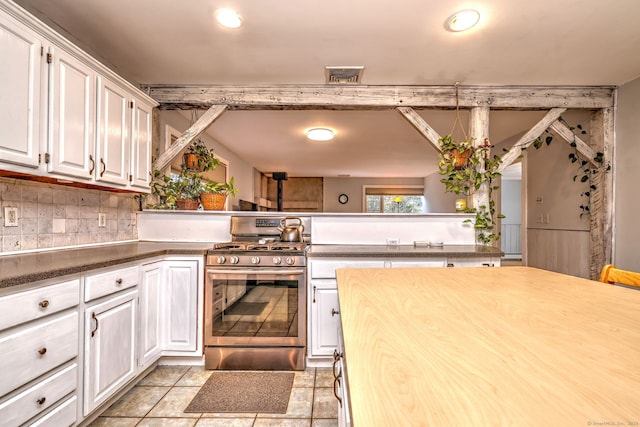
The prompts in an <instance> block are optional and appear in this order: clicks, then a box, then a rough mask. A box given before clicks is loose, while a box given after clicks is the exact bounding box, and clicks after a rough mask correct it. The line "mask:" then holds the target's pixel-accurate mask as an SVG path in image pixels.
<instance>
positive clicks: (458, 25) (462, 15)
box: [445, 9, 480, 32]
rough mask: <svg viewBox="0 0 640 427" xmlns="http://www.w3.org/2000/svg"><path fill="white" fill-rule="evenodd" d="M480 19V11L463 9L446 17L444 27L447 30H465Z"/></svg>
mask: <svg viewBox="0 0 640 427" xmlns="http://www.w3.org/2000/svg"><path fill="white" fill-rule="evenodd" d="M479 20H480V12H478V11H477V10H474V9H465V10H461V11H459V12H456V13H454V14H453V15H451V16H450V17H449V19H447V23H446V25H445V28H446V29H447V30H449V31H453V32H459V31H465V30H468V29H469V28H471V27H473V26H474V25H476V24H477V23H478V21H479Z"/></svg>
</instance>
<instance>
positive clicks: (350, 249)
mask: <svg viewBox="0 0 640 427" xmlns="http://www.w3.org/2000/svg"><path fill="white" fill-rule="evenodd" d="M502 255H503V252H502V251H501V250H500V248H496V247H493V246H475V245H444V246H442V247H429V246H414V245H311V248H310V249H309V252H308V256H309V257H311V258H314V257H407V258H438V257H459V258H477V257H501V256H502Z"/></svg>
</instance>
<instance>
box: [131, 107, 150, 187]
mask: <svg viewBox="0 0 640 427" xmlns="http://www.w3.org/2000/svg"><path fill="white" fill-rule="evenodd" d="M152 110H153V108H152V107H151V106H149V105H147V104H144V103H142V102H140V101H135V102H134V105H133V126H132V129H133V130H132V138H131V185H132V186H134V187H137V188H140V189H144V190H148V189H149V184H150V182H151V123H152V117H153V116H152Z"/></svg>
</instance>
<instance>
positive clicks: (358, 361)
mask: <svg viewBox="0 0 640 427" xmlns="http://www.w3.org/2000/svg"><path fill="white" fill-rule="evenodd" d="M337 279H338V294H339V299H340V312H341V317H342V328H343V336H344V356H345V360H346V375H347V384H348V387H349V397H350V403H351V413H352V417H353V425H354V426H355V427H376V426H385V427H387V426H403V427H408V426H590V425H591V426H595V425H639V424H638V423H639V422H640V291H638V290H634V289H628V288H623V287H619V286H613V285H606V284H603V283H599V282H595V281H590V280H586V279H580V278H576V277H573V276H566V275H562V274H558V273H552V272H549V271H545V270H539V269H535V268H528V267H502V268H428V269H427V268H425V269H340V270H338V271H337Z"/></svg>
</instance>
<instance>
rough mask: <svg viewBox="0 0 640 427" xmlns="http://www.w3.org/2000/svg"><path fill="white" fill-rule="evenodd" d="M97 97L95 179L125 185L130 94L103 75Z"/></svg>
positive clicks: (127, 173) (127, 167)
mask: <svg viewBox="0 0 640 427" xmlns="http://www.w3.org/2000/svg"><path fill="white" fill-rule="evenodd" d="M98 96H99V101H98V144H97V147H96V148H97V157H98V158H97V161H96V163H97V164H96V181H100V182H108V183H112V184H119V185H123V186H126V185H127V183H128V182H129V166H130V163H129V162H130V156H131V152H130V151H131V140H130V134H129V129H130V126H131V107H130V105H129V103H130V98H131V97H130V95H129V93H128V92H127V91H126V90H125V89H123V88H122V87H120V86H119V85H117V84H115V83H113V82H111V81H110V80H109V79H106V78H104V77H99V78H98Z"/></svg>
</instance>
